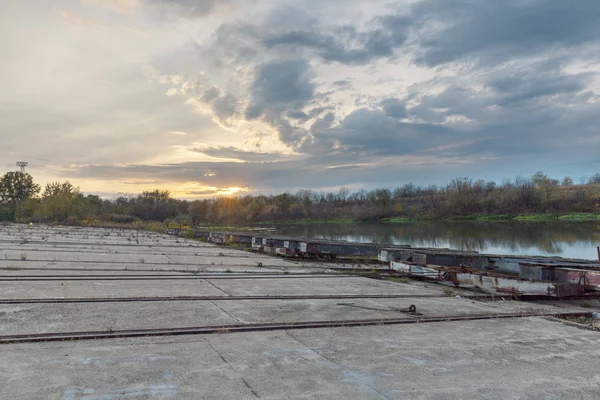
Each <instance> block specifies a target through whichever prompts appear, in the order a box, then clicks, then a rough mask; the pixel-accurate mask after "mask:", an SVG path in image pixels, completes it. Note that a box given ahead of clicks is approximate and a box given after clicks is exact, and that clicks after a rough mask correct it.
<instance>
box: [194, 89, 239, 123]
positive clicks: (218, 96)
mask: <svg viewBox="0 0 600 400" xmlns="http://www.w3.org/2000/svg"><path fill="white" fill-rule="evenodd" d="M198 100H200V101H201V102H203V103H206V104H208V105H210V106H211V108H212V110H213V112H214V115H215V116H217V117H218V118H219V119H221V120H225V119H227V118H230V117H233V116H234V115H237V114H238V113H239V112H240V101H239V99H237V98H236V97H235V96H233V95H231V94H227V93H224V92H223V91H222V90H221V89H220V88H218V87H216V86H209V87H206V88H204V89H202V90H201V91H200V94H199V96H198Z"/></svg>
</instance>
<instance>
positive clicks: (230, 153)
mask: <svg viewBox="0 0 600 400" xmlns="http://www.w3.org/2000/svg"><path fill="white" fill-rule="evenodd" d="M192 151H195V152H197V153H202V154H206V155H207V156H211V157H217V158H229V159H237V160H243V161H276V160H278V159H281V158H283V156H282V155H281V154H279V153H261V152H255V151H245V150H240V149H238V148H235V147H231V146H228V147H219V146H212V147H206V148H201V149H192Z"/></svg>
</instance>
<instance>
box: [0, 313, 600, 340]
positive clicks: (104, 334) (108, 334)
mask: <svg viewBox="0 0 600 400" xmlns="http://www.w3.org/2000/svg"><path fill="white" fill-rule="evenodd" d="M526 317H555V318H577V317H591V313H590V312H587V313H580V312H571V313H501V314H478V315H455V316H438V317H423V318H381V319H363V320H343V321H302V322H290V323H281V322H277V323H259V324H237V325H219V326H195V327H181V328H153V329H126V330H109V331H81V332H50V333H31V334H18V335H1V336H0V344H12V343H34V342H50V341H66V340H69V341H71V340H92V339H118V338H133V337H149V336H175V335H206V334H213V333H235V332H261V331H262V332H264V331H276V330H292V329H316V328H341V327H361V326H381V325H400V324H419V323H432V322H453V321H476V320H490V319H507V318H526Z"/></svg>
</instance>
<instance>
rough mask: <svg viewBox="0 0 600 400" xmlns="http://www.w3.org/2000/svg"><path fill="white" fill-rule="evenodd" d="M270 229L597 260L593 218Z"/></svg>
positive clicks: (598, 231) (599, 237) (599, 229)
mask: <svg viewBox="0 0 600 400" xmlns="http://www.w3.org/2000/svg"><path fill="white" fill-rule="evenodd" d="M272 228H273V229H274V231H275V232H276V233H277V234H281V235H286V236H301V237H309V238H322V239H334V240H347V241H350V242H372V243H378V244H410V245H412V246H422V247H448V248H452V249H460V250H476V251H479V252H485V253H495V254H527V255H558V256H562V257H573V258H585V259H592V260H597V259H598V256H597V252H596V246H598V245H600V223H598V222H560V221H554V222H535V223H531V222H495V223H477V222H427V223H410V224H375V223H374V224H311V225H277V226H274V227H272Z"/></svg>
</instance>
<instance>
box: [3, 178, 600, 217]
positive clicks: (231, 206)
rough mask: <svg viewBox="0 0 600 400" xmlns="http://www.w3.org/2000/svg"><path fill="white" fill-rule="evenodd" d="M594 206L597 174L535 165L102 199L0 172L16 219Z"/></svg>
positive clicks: (598, 199)
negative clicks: (235, 192) (375, 184)
mask: <svg viewBox="0 0 600 400" xmlns="http://www.w3.org/2000/svg"><path fill="white" fill-rule="evenodd" d="M598 212H600V174H595V175H594V176H592V177H591V178H589V179H588V180H587V181H586V182H584V183H582V184H574V183H573V180H572V179H571V178H569V177H565V178H564V179H562V180H558V179H553V178H550V177H548V176H547V175H545V174H544V173H543V172H538V173H536V174H534V175H533V176H531V177H517V178H515V179H511V180H506V181H503V182H502V183H500V184H497V183H496V182H492V181H484V180H473V179H470V178H465V177H463V178H455V179H452V180H451V181H450V182H449V183H448V184H447V185H429V186H419V185H416V184H413V183H408V184H405V185H403V186H400V187H397V188H395V189H389V188H380V189H373V190H357V191H350V190H349V189H347V188H345V187H342V188H340V189H339V190H337V191H335V192H322V191H316V190H309V189H301V190H298V191H296V192H295V193H281V194H278V195H245V196H238V197H215V198H211V199H203V200H194V201H188V200H179V199H174V198H172V197H171V196H170V193H169V192H168V191H165V190H155V191H146V192H143V193H142V194H139V195H129V196H120V197H118V198H116V199H102V198H100V197H98V196H96V195H92V194H88V195H85V194H83V193H81V191H80V189H79V188H77V187H75V186H73V185H72V184H71V183H70V182H68V181H66V182H53V183H49V184H47V185H46V186H45V187H44V189H43V190H42V189H41V187H40V186H39V185H38V184H36V183H35V182H34V180H33V177H32V176H31V175H30V174H28V173H22V172H8V173H6V174H5V175H3V176H2V177H1V178H0V220H3V221H17V222H65V223H66V222H71V223H77V222H84V223H85V222H89V221H100V222H115V223H125V224H127V223H132V222H135V221H173V222H178V223H181V224H189V225H192V224H205V223H211V224H212V223H215V224H216V223H218V224H242V223H257V222H264V221H269V222H271V221H290V220H355V221H378V220H382V219H386V218H416V219H438V218H447V217H468V216H481V215H483V216H490V217H494V216H500V215H527V214H532V213H598Z"/></svg>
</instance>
